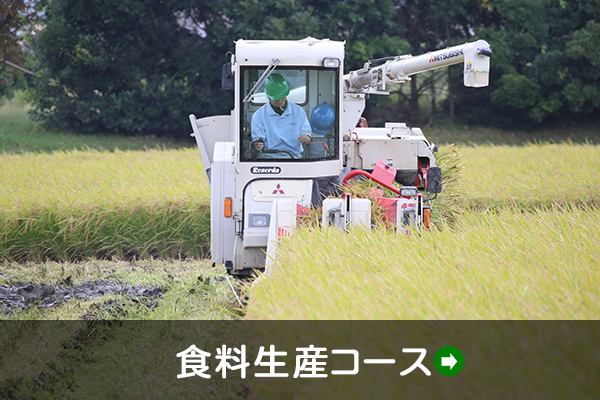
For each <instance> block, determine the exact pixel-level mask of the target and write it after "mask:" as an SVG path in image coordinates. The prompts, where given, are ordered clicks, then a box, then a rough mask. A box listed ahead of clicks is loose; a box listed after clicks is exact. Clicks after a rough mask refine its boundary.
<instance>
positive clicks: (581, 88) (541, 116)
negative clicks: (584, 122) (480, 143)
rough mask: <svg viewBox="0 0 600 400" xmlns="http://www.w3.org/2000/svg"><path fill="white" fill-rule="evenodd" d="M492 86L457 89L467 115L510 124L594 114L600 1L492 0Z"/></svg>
mask: <svg viewBox="0 0 600 400" xmlns="http://www.w3.org/2000/svg"><path fill="white" fill-rule="evenodd" d="M489 6H490V7H491V8H493V12H494V13H495V14H496V15H497V16H498V18H497V20H496V21H495V23H494V24H492V25H491V26H489V27H488V28H486V29H485V31H484V32H482V36H483V37H484V38H485V39H487V40H488V41H489V42H490V43H491V44H492V47H493V50H494V55H493V56H492V67H491V79H490V88H489V90H487V91H482V92H478V93H467V91H464V90H463V91H462V93H461V95H462V96H461V101H460V107H462V111H463V115H464V116H465V117H466V118H467V120H468V121H473V122H476V123H486V124H490V123H491V124H494V125H500V126H506V127H512V126H514V125H516V124H521V125H523V124H524V125H525V126H534V125H538V124H540V123H549V124H550V123H554V122H557V121H561V120H562V121H569V120H571V119H575V118H577V119H578V120H580V119H581V118H582V117H588V116H589V117H594V116H595V115H597V114H598V109H599V107H600V96H599V95H600V71H599V70H598V65H599V61H600V58H599V57H598V51H597V46H598V43H600V24H598V22H596V21H597V20H598V16H599V13H600V1H598V0H586V1H580V2H567V1H563V0H519V1H516V0H503V1H493V0H490V1H489Z"/></svg>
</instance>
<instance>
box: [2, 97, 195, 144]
mask: <svg viewBox="0 0 600 400" xmlns="http://www.w3.org/2000/svg"><path fill="white" fill-rule="evenodd" d="M2 100H3V99H1V98H0V121H1V123H0V152H5V153H10V154H22V153H29V152H36V153H39V152H53V151H67V150H73V149H79V150H86V149H94V150H98V151H102V150H109V151H113V150H115V149H120V150H148V149H173V148H182V147H191V146H193V145H194V142H193V141H192V140H185V139H187V136H186V135H185V134H182V139H184V140H182V141H174V140H173V139H164V138H157V137H152V136H138V137H131V136H121V135H78V134H74V133H68V132H53V131H46V130H44V129H43V128H42V127H41V125H40V123H37V122H33V121H31V119H30V118H29V115H28V113H27V112H28V110H29V107H28V106H26V105H25V104H23V102H22V101H21V100H19V99H18V98H13V99H10V100H4V101H2Z"/></svg>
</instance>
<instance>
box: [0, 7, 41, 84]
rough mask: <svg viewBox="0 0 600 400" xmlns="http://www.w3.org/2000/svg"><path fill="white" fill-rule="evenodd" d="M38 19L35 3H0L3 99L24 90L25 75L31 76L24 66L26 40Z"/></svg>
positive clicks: (0, 81)
mask: <svg viewBox="0 0 600 400" xmlns="http://www.w3.org/2000/svg"><path fill="white" fill-rule="evenodd" d="M38 17H39V16H38V10H37V9H36V6H35V3H34V2H33V1H25V0H0V96H6V95H10V94H11V92H12V89H13V88H14V87H15V86H20V87H24V79H23V78H22V76H21V75H22V73H23V72H27V73H30V74H31V73H32V72H31V71H28V70H27V69H25V68H24V67H23V66H22V65H23V63H24V61H25V59H26V56H27V54H26V53H27V52H26V49H25V46H24V44H23V38H24V36H25V35H26V32H29V31H31V30H32V27H33V25H34V24H35V23H36V21H37V20H38Z"/></svg>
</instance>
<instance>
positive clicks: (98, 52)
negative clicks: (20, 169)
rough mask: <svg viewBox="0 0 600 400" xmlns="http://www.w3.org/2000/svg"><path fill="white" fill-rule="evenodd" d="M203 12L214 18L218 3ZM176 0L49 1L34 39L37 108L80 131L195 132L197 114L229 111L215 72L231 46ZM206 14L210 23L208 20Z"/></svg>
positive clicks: (52, 121) (39, 112)
mask: <svg viewBox="0 0 600 400" xmlns="http://www.w3.org/2000/svg"><path fill="white" fill-rule="evenodd" d="M204 3H206V4H205V5H206V7H205V12H204V14H203V15H202V16H203V17H205V18H207V20H206V21H205V23H204V26H205V28H206V27H208V25H210V18H211V17H212V14H211V10H212V9H211V6H212V3H210V2H204ZM189 8H190V3H185V2H181V1H175V0H102V1H100V0H94V1H89V0H87V1H86V0H49V1H48V2H47V3H46V8H45V15H46V21H45V23H46V26H45V28H44V29H43V30H41V31H40V32H39V33H38V34H37V35H36V36H35V40H34V42H33V46H34V49H35V54H36V57H37V60H38V63H39V66H38V70H39V74H40V79H39V80H38V81H37V82H36V84H35V86H34V94H33V97H34V100H35V110H34V112H35V113H36V114H37V115H38V116H39V117H41V118H42V119H43V120H44V121H45V122H46V123H48V124H50V125H53V126H60V127H64V128H66V129H69V130H74V131H80V132H91V133H93V132H119V133H130V134H136V133H145V134H158V135H169V136H181V135H183V134H187V133H189V126H188V125H189V122H188V121H187V115H188V114H190V113H192V112H193V113H196V115H198V116H204V115H211V114H219V113H223V112H227V110H228V109H229V108H230V103H231V99H230V98H229V96H226V95H225V94H224V93H223V92H222V91H220V90H219V81H218V79H214V73H213V71H216V70H218V69H220V65H221V64H222V62H223V54H224V49H223V48H220V47H219V44H218V43H215V40H214V37H212V36H210V35H208V34H207V33H210V30H208V29H205V30H204V31H200V32H198V31H196V30H195V29H194V27H193V26H191V24H190V22H189V20H188V19H189V13H188V12H187V10H188V9H189ZM199 23H200V22H199Z"/></svg>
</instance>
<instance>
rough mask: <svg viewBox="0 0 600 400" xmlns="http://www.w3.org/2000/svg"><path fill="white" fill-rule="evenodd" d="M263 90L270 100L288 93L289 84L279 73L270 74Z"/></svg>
mask: <svg viewBox="0 0 600 400" xmlns="http://www.w3.org/2000/svg"><path fill="white" fill-rule="evenodd" d="M265 92H267V97H268V98H269V99H271V100H279V99H283V98H284V97H286V96H287V95H288V94H290V84H289V83H288V81H287V80H286V79H285V78H284V77H283V76H281V75H279V74H271V75H269V77H268V78H267V81H266V82H265Z"/></svg>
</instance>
